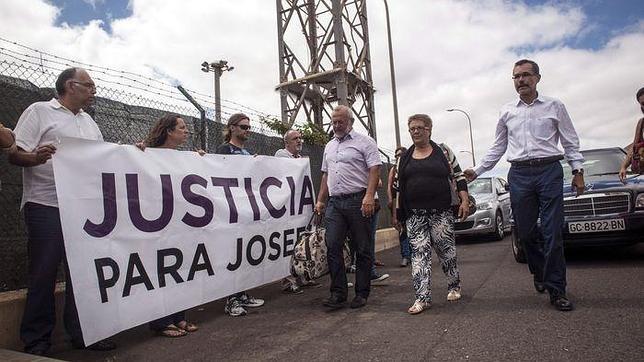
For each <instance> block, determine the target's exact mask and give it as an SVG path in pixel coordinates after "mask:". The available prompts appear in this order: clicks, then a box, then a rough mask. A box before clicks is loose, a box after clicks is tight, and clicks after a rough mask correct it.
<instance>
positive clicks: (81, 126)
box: [9, 68, 115, 355]
mask: <svg viewBox="0 0 644 362" xmlns="http://www.w3.org/2000/svg"><path fill="white" fill-rule="evenodd" d="M56 92H57V93H58V99H56V98H54V99H52V100H50V101H48V102H36V103H34V104H32V105H31V106H29V107H28V108H27V109H26V110H25V111H24V112H23V113H22V115H21V116H20V119H19V120H18V123H17V125H16V128H15V130H14V132H15V135H16V146H17V147H16V149H15V150H14V151H13V152H11V153H10V154H9V161H10V162H11V163H13V164H14V165H17V166H21V167H23V174H22V182H23V192H22V207H23V209H24V213H25V224H26V226H27V234H28V243H29V244H28V249H29V288H28V292H27V301H26V304H25V312H24V316H23V318H22V324H21V326H20V338H21V339H22V341H23V343H24V344H25V352H28V353H32V354H37V355H44V354H46V353H47V351H48V350H49V348H50V346H51V334H52V331H53V330H54V325H55V322H56V312H55V303H54V302H55V299H54V287H55V284H56V271H57V269H58V265H59V264H60V262H61V261H63V264H64V266H65V276H66V288H65V311H64V314H63V320H64V322H65V330H66V331H67V333H68V334H69V335H70V337H71V342H72V345H73V346H74V347H76V348H84V342H83V335H82V332H81V329H80V323H79V321H78V314H77V311H76V305H75V303H74V296H73V292H72V285H71V281H70V278H69V270H68V268H67V263H66V260H65V244H64V242H63V234H62V229H61V225H60V215H59V212H58V199H57V197H56V184H55V183H54V170H53V167H52V163H51V157H52V155H53V154H54V153H55V152H56V144H57V143H58V142H59V141H60V139H61V138H63V137H77V138H83V139H89V140H98V141H102V140H103V135H102V134H101V131H100V130H99V129H98V126H97V125H96V122H94V120H93V119H92V117H90V115H88V114H87V113H85V112H84V111H83V107H87V106H88V105H90V104H91V103H92V102H93V101H94V94H96V86H95V84H94V81H92V78H91V77H90V76H89V74H88V73H87V71H85V70H84V69H81V68H69V69H65V70H64V71H63V72H62V73H61V74H60V75H59V76H58V79H57V80H56ZM88 348H89V349H94V350H109V349H114V348H115V345H114V343H113V342H110V341H107V340H104V341H100V342H97V343H95V344H93V345H91V346H88Z"/></svg>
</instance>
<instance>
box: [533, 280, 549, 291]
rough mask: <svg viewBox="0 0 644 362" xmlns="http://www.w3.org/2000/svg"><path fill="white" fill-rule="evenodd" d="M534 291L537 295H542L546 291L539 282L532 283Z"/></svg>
mask: <svg viewBox="0 0 644 362" xmlns="http://www.w3.org/2000/svg"><path fill="white" fill-rule="evenodd" d="M534 290H536V291H537V293H544V292H545V291H546V286H545V285H544V284H543V282H539V281H536V280H535V281H534Z"/></svg>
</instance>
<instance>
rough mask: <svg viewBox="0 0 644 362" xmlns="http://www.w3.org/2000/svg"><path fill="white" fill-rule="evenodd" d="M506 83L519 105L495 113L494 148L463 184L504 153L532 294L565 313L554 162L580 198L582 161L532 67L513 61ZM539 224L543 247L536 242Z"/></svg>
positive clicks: (558, 177) (567, 123)
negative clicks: (544, 296) (568, 172)
mask: <svg viewBox="0 0 644 362" xmlns="http://www.w3.org/2000/svg"><path fill="white" fill-rule="evenodd" d="M512 79H513V80H514V88H515V89H516V91H517V93H518V94H519V99H517V100H515V101H512V102H510V103H508V104H506V105H505V106H504V107H503V108H502V109H501V113H500V118H499V121H498V123H497V126H496V136H495V140H494V144H493V145H492V148H491V149H490V150H489V151H488V153H487V155H486V156H485V157H483V160H482V162H481V165H480V166H479V167H478V168H477V169H476V170H471V169H469V170H465V172H464V173H465V176H466V177H467V178H468V180H469V181H472V180H474V179H475V178H476V177H478V176H479V175H481V174H483V173H484V172H486V171H489V170H490V169H492V168H493V167H494V165H496V163H497V162H498V161H499V159H500V158H501V156H503V154H504V153H506V150H507V154H508V155H507V158H508V162H510V164H511V165H512V166H511V167H510V171H509V173H508V181H509V183H510V198H511V201H512V212H513V215H514V221H515V223H516V226H517V230H518V232H519V239H520V240H521V243H522V244H523V246H524V248H525V251H526V257H527V259H528V266H529V268H530V272H531V273H532V275H533V278H534V288H535V290H536V291H537V292H538V293H544V292H545V291H546V290H547V291H548V293H549V294H550V303H551V304H552V305H553V306H554V307H555V308H556V309H557V310H560V311H570V310H572V309H573V304H572V302H570V300H568V298H567V296H566V260H565V258H564V247H563V235H562V228H563V226H564V212H563V188H562V185H563V169H562V167H561V163H560V162H559V161H560V160H562V159H563V158H564V156H565V158H566V161H568V163H569V164H570V168H571V169H572V170H573V171H572V174H573V175H574V176H573V179H572V187H573V189H576V191H577V195H581V194H582V193H583V192H584V176H583V174H584V170H583V169H582V164H583V162H584V157H583V156H582V155H581V153H580V152H579V138H578V137H577V132H576V131H575V127H574V126H573V124H572V120H571V119H570V116H569V115H568V111H566V107H565V106H564V105H563V103H562V102H561V101H559V100H558V99H555V98H550V97H546V96H543V95H541V94H539V93H538V92H537V83H539V81H540V80H541V74H540V73H539V66H538V65H537V63H535V62H534V61H532V60H528V59H522V60H519V61H518V62H516V63H515V64H514V68H513V71H512ZM559 142H561V146H563V149H564V150H563V152H562V151H561V149H560V148H559ZM539 218H540V220H541V222H540V229H541V234H542V235H543V241H541V240H538V239H537V236H538V228H539V224H538V222H537V220H538V219H539Z"/></svg>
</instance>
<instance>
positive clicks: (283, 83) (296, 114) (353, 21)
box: [276, 0, 376, 139]
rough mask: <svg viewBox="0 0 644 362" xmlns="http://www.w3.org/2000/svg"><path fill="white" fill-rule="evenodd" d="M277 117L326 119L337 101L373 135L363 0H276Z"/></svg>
mask: <svg viewBox="0 0 644 362" xmlns="http://www.w3.org/2000/svg"><path fill="white" fill-rule="evenodd" d="M276 2H277V25H278V28H277V37H278V45H279V63H280V84H279V85H277V87H276V90H279V92H280V99H281V106H282V122H284V123H286V124H288V125H289V126H291V125H293V123H295V122H296V121H303V120H305V121H307V122H312V123H315V124H316V125H318V126H323V125H324V124H329V122H330V119H331V111H332V110H333V107H335V106H336V105H338V104H342V105H347V106H350V107H351V109H352V110H353V114H354V118H355V120H356V121H359V122H360V123H361V124H362V125H363V126H364V127H365V128H366V129H367V131H368V133H369V135H371V137H373V138H374V139H375V138H376V121H375V111H374V101H373V92H374V88H373V82H372V77H371V56H370V53H369V31H368V27H367V4H366V3H367V0H276Z"/></svg>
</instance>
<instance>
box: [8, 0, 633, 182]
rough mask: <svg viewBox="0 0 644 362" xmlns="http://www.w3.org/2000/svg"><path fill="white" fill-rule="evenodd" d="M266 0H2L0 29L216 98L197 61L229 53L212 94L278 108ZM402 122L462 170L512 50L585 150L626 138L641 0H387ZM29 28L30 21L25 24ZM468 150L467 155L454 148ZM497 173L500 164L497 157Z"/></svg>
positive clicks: (494, 107) (377, 26) (376, 33)
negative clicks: (422, 120)
mask: <svg viewBox="0 0 644 362" xmlns="http://www.w3.org/2000/svg"><path fill="white" fill-rule="evenodd" d="M275 6H276V5H275V1H272V0H236V1H233V0H226V1H224V0H219V1H209V0H166V1H155V0H109V1H108V0H49V1H46V0H3V1H1V2H0V37H2V38H5V39H8V40H11V41H16V42H19V43H21V44H24V45H27V46H30V47H32V48H36V49H39V50H42V51H46V52H49V53H52V54H55V55H59V56H62V57H66V58H71V59H76V60H78V61H82V62H85V63H90V64H94V65H99V66H104V67H110V68H114V69H120V70H125V71H129V72H134V73H137V74H142V75H144V76H150V77H156V78H160V79H161V80H163V81H166V82H179V83H181V84H183V85H184V86H185V87H186V88H189V89H194V90H197V91H199V92H202V93H205V94H212V92H213V90H212V88H213V87H212V74H205V73H203V72H201V70H200V64H201V63H202V62H203V61H205V60H207V61H209V62H211V61H215V60H218V59H226V60H228V62H229V64H230V65H233V66H234V67H235V70H234V71H232V72H229V73H225V74H224V76H223V77H222V85H221V89H222V97H224V98H227V99H230V100H233V101H235V102H238V103H240V104H244V105H247V106H250V107H252V108H254V109H258V110H261V111H263V112H266V113H269V114H274V115H278V114H280V101H279V95H278V93H276V92H275V90H274V88H275V85H277V84H278V80H279V76H278V75H279V64H278V55H277V15H276V10H275ZM367 7H368V9H367V11H368V22H369V32H370V34H369V35H370V45H371V60H372V72H373V78H374V79H373V82H374V87H375V89H376V94H375V107H374V108H375V111H376V124H377V134H378V144H379V145H380V146H381V147H382V148H384V149H387V150H393V149H394V148H395V138H394V131H393V106H392V97H391V83H390V76H389V58H388V52H387V39H386V23H385V8H384V5H383V2H382V1H378V0H374V1H368V3H367ZM389 11H390V16H391V31H392V40H393V51H394V57H395V69H396V83H397V84H396V88H397V91H398V92H397V93H398V109H399V116H400V123H401V127H400V132H401V136H402V140H403V144H404V145H410V144H411V141H410V138H409V135H408V133H407V131H406V129H407V127H406V119H407V117H408V116H409V115H411V114H415V113H427V114H429V115H430V116H431V117H432V119H433V120H434V131H433V136H432V137H433V139H434V140H436V141H442V142H445V143H447V144H448V145H449V146H450V147H451V148H452V149H454V150H455V152H457V156H458V157H459V159H460V162H461V164H462V166H464V167H470V166H471V164H472V162H471V156H470V154H469V153H467V152H470V146H469V143H470V141H469V132H468V128H467V120H466V118H465V116H464V115H463V114H461V113H458V112H446V109H448V108H459V109H462V110H465V111H466V112H467V113H468V114H469V115H470V117H471V120H472V133H473V138H474V149H475V150H474V151H475V155H476V159H477V162H478V161H480V160H481V158H482V157H483V155H484V153H485V151H486V150H487V149H488V148H489V147H490V146H491V144H492V142H493V139H494V128H495V125H496V122H497V119H498V112H499V109H500V108H501V106H502V105H503V104H505V103H507V102H509V101H512V100H515V99H516V97H517V95H516V93H515V90H514V88H513V85H512V80H511V78H510V76H511V72H512V65H513V64H514V62H515V61H516V60H518V59H521V58H530V59H533V60H535V61H536V62H538V63H539V65H540V67H541V74H542V79H541V82H540V83H539V91H540V93H541V94H544V95H548V96H551V97H555V98H559V99H561V100H562V101H563V102H564V104H565V105H566V107H567V109H568V112H569V113H570V115H571V118H572V120H573V122H574V125H575V127H576V129H577V132H578V134H579V136H580V139H581V148H582V149H588V148H597V147H612V146H622V147H623V146H626V145H628V144H629V143H630V142H631V139H632V134H633V132H634V128H635V124H636V121H637V119H638V118H640V117H641V116H642V113H641V111H640V110H639V107H638V106H637V103H636V101H635V93H636V91H637V89H639V88H641V87H643V86H644V61H643V59H644V46H643V44H644V1H641V0H568V1H563V0H553V1H537V0H525V1H502V0H478V1H452V0H433V1H428V0H389ZM25 24H29V26H25ZM461 151H466V152H461ZM498 169H499V171H497V172H498V173H501V174H503V173H504V172H505V170H507V163H505V162H501V163H500V164H499V167H498Z"/></svg>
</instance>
